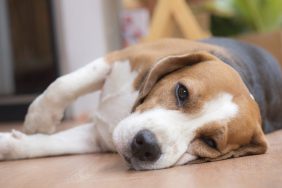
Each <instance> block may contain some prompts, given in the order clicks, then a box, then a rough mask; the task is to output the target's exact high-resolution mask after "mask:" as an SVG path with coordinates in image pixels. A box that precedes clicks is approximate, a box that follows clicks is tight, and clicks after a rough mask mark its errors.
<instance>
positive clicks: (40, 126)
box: [24, 58, 111, 133]
mask: <svg viewBox="0 0 282 188" xmlns="http://www.w3.org/2000/svg"><path fill="white" fill-rule="evenodd" d="M110 68H111V67H110V65H109V64H108V63H107V62H106V61H105V59H104V58H99V59H97V60H94V61H92V62H90V63H89V64H87V65H86V66H84V67H82V68H80V69H78V70H76V71H74V72H72V73H70V74H67V75H64V76H62V77H60V78H58V79H57V80H56V81H54V82H53V83H52V84H51V85H50V86H49V87H48V88H47V89H46V90H45V91H44V93H42V94H41V95H40V96H39V97H37V98H36V100H34V101H33V103H32V104H31V105H30V106H29V109H28V114H27V115H26V117H25V122H24V130H25V132H27V133H36V132H40V133H52V132H54V131H55V128H56V125H58V124H59V123H60V120H61V118H62V117H63V113H64V110H65V108H66V107H67V106H68V105H70V104H71V103H72V102H73V101H74V100H75V99H77V98H78V97H80V96H82V95H85V94H86V93H89V92H92V91H95V90H98V89H100V88H101V87H102V85H103V82H104V81H105V79H106V77H107V75H108V73H109V72H110Z"/></svg>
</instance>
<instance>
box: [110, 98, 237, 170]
mask: <svg viewBox="0 0 282 188" xmlns="http://www.w3.org/2000/svg"><path fill="white" fill-rule="evenodd" d="M232 98H233V97H232V95H230V94H228V93H221V94H219V95H218V96H217V97H215V98H214V99H213V100H211V101H208V102H206V104H205V105H204V106H203V109H202V110H201V111H200V112H199V113H198V114H196V115H189V114H185V113H182V112H180V111H176V110H168V109H163V108H158V107H156V108H154V109H151V110H148V111H146V112H143V113H139V112H136V113H133V114H132V115H130V116H129V117H127V118H126V119H124V120H123V121H121V122H120V123H119V125H118V126H117V128H116V129H115V131H114V134H113V140H114V143H115V145H116V148H117V150H118V152H119V153H121V154H122V155H126V156H127V157H129V158H131V162H132V165H133V167H134V168H136V169H158V168H165V167H169V166H172V165H176V163H177V164H184V163H187V162H188V161H189V160H193V159H195V157H196V156H192V155H190V156H188V155H187V153H186V152H187V148H188V146H189V143H190V142H191V141H192V140H193V138H194V136H195V131H196V130H197V129H198V128H200V127H202V126H204V125H206V124H208V123H211V122H219V123H227V122H228V121H229V120H230V119H231V118H233V117H234V116H235V115H236V114H237V112H238V106H237V105H236V104H235V103H234V102H233V101H232ZM143 129H147V130H150V131H151V132H153V133H154V134H155V135H156V137H157V140H158V143H159V145H160V147H161V150H162V155H161V157H160V158H159V159H158V160H157V161H156V162H154V163H153V164H152V163H146V162H140V161H137V160H136V159H134V158H132V156H131V153H130V145H131V142H132V140H133V138H134V136H135V135H136V134H137V133H138V132H139V131H140V130H143ZM187 156H188V157H187Z"/></svg>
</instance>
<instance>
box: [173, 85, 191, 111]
mask: <svg viewBox="0 0 282 188" xmlns="http://www.w3.org/2000/svg"><path fill="white" fill-rule="evenodd" d="M175 95H176V98H177V102H178V105H179V106H182V105H183V103H184V102H185V101H186V100H187V98H188V97H189V91H188V89H187V88H186V87H185V86H184V85H182V84H180V83H178V84H177V85H176V87H175Z"/></svg>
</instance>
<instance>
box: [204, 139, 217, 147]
mask: <svg viewBox="0 0 282 188" xmlns="http://www.w3.org/2000/svg"><path fill="white" fill-rule="evenodd" d="M201 140H202V141H203V142H204V143H205V144H206V145H208V146H209V147H211V148H214V149H216V148H217V144H216V142H215V141H214V140H213V139H212V138H209V137H201Z"/></svg>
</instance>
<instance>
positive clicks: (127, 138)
mask: <svg viewBox="0 0 282 188" xmlns="http://www.w3.org/2000/svg"><path fill="white" fill-rule="evenodd" d="M113 140H114V143H115V145H116V148H117V150H118V152H119V153H120V154H121V155H122V156H123V157H124V158H125V159H126V160H127V162H128V163H129V164H130V165H131V166H132V167H133V168H135V169H137V170H143V169H159V168H166V167H171V166H175V165H182V164H187V163H196V162H204V161H216V160H222V159H226V158H230V157H239V156H244V155H252V154H260V153H264V152H265V151H266V148H267V144H266V140H265V136H264V134H263V132H262V128H261V118H260V112H259V108H258V105H257V103H256V102H255V100H254V99H253V97H252V95H251V94H250V93H249V91H248V89H247V87H246V86H245V84H244V83H243V81H242V79H241V77H240V76H239V74H238V73H237V72H236V71H235V70H234V69H233V68H231V67H230V66H229V65H226V64H225V63H223V62H222V61H221V60H219V59H218V58H216V57H215V56H213V55H211V54H209V53H207V52H195V53H191V54H184V55H179V56H168V57H165V58H162V59H160V60H159V61H158V62H157V63H155V64H154V66H153V67H152V68H151V69H150V71H149V73H148V74H147V76H146V78H145V80H144V82H143V84H142V86H141V89H140V91H139V97H138V99H137V101H136V104H135V106H134V107H133V110H132V114H131V115H130V116H128V117H127V118H125V119H124V120H122V121H121V122H120V123H119V125H118V126H117V128H116V129H115V131H114V134H113Z"/></svg>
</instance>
